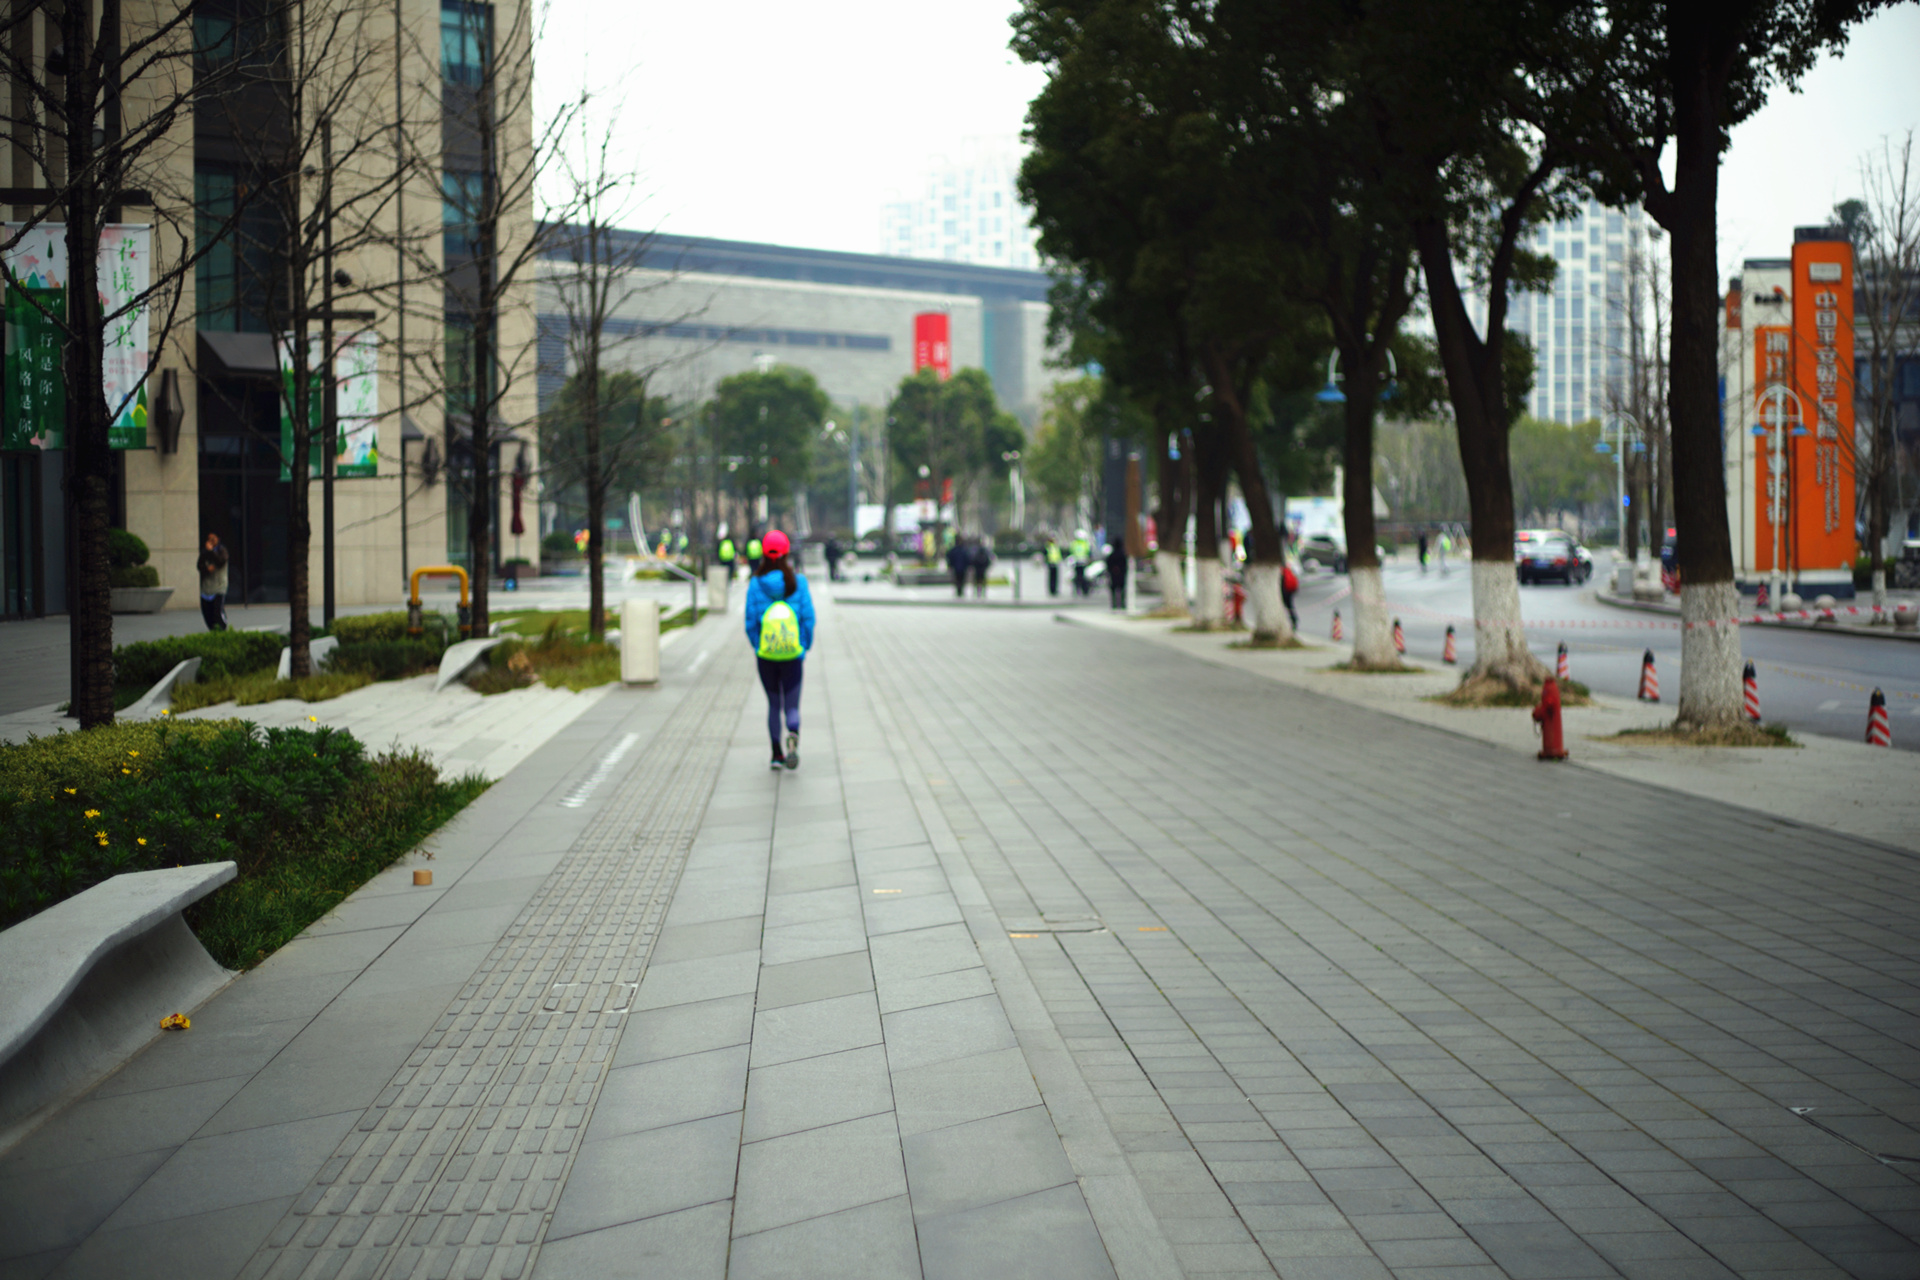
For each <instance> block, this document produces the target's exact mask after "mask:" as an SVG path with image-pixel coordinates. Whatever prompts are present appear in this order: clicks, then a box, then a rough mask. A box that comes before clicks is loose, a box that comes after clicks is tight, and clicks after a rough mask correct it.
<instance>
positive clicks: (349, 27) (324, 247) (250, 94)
mask: <svg viewBox="0 0 1920 1280" xmlns="http://www.w3.org/2000/svg"><path fill="white" fill-rule="evenodd" d="M387 13H388V10H387V9H386V7H385V6H384V5H383V4H381V3H380V2H379V0H330V3H328V4H325V5H317V4H316V5H308V4H302V3H291V4H288V5H285V6H283V7H276V8H273V9H270V10H268V11H266V12H264V13H262V12H252V13H246V12H244V11H236V18H235V22H234V26H233V27H232V29H231V30H229V31H228V32H227V33H226V35H225V38H224V40H223V44H222V49H221V56H222V57H223V58H224V59H226V60H229V61H232V62H234V63H236V64H238V65H237V69H236V72H235V74H234V76H233V77H232V78H231V79H230V80H229V81H228V82H227V84H226V85H225V87H224V89H223V91H222V92H219V93H217V94H215V93H209V94H203V95H202V103H201V107H200V110H201V111H202V112H203V113H205V114H206V115H207V116H208V117H209V119H208V122H207V125H208V127H209V129H210V131H211V132H212V133H213V134H215V135H216V136H217V137H218V139H219V144H220V148H221V149H222V150H223V151H225V152H226V154H227V156H228V158H229V160H230V162H231V164H232V177H233V178H234V183H233V186H234V190H235V192H236V194H235V196H234V201H233V203H234V207H235V211H236V212H237V213H238V215H239V216H238V220H237V222H236V225H235V226H234V228H233V229H232V231H231V233H230V237H229V239H230V244H231V248H232V251H233V261H234V263H235V267H236V273H235V279H236V286H237V287H236V289H235V291H234V296H233V297H232V298H230V299H221V300H215V299H202V300H201V308H202V310H203V311H207V310H208V309H209V308H210V307H212V306H216V305H219V306H231V307H233V308H235V309H239V308H243V307H244V308H247V309H249V310H252V311H255V312H257V314H256V315H255V317H254V318H255V319H257V320H259V321H261V322H263V323H264V327H265V328H266V329H267V331H268V332H269V333H271V334H273V335H275V338H276V341H278V342H279V343H280V348H281V349H280V359H281V361H282V365H283V367H282V373H283V376H282V377H281V379H280V386H279V391H280V399H281V416H282V419H283V420H284V421H285V422H286V423H287V424H288V428H287V430H286V432H285V434H284V436H283V435H282V434H281V433H280V432H278V431H275V432H274V433H272V435H271V436H270V442H271V444H272V446H273V448H274V449H275V451H276V452H279V453H280V454H281V465H282V467H283V468H284V469H285V471H286V473H287V476H288V481H289V482H288V486H287V601H288V627H287V644H288V648H289V649H290V651H291V652H290V662H289V668H290V672H291V674H292V675H294V676H295V677H300V676H306V675H310V674H312V662H311V657H310V652H309V640H310V639H311V633H312V596H313V590H312V577H313V575H312V554H311V552H312V543H313V524H314V521H313V501H312V498H313V470H314V466H313V464H314V462H315V461H316V460H317V461H318V463H319V470H320V474H321V477H322V479H323V486H324V489H323V507H324V523H323V530H324V537H325V539H326V541H325V550H326V552H327V561H326V569H327V571H328V572H327V576H326V577H325V579H324V583H325V586H326V587H327V588H328V589H327V590H326V591H325V592H324V593H323V594H324V596H325V603H326V606H327V608H328V609H329V610H331V608H332V604H333V598H332V592H331V589H330V588H331V585H332V579H331V567H332V557H331V551H332V537H333V534H334V532H335V530H334V529H333V503H332V499H333V483H332V481H333V475H334V471H335V469H336V467H337V466H338V465H339V462H340V454H341V446H342V442H341V440H340V438H339V433H338V426H339V422H338V413H337V377H336V372H337V366H338V363H339V359H340V355H341V351H342V348H343V341H342V340H343V339H345V338H348V337H350V335H351V334H353V333H354V332H355V331H365V330H368V329H370V328H371V327H372V321H373V320H374V318H375V313H374V312H373V311H371V310H358V309H348V308H343V307H342V306H341V305H340V304H341V303H343V302H346V301H349V300H355V301H364V300H365V299H368V298H371V297H374V296H376V295H377V294H379V293H380V292H382V291H384V289H385V288H386V287H387V285H388V282H387V281H384V280H374V279H368V278H364V277H363V278H359V279H355V278H354V277H353V276H351V275H349V274H348V273H347V272H346V271H345V270H344V269H342V268H341V267H339V266H338V265H337V263H338V262H339V261H341V260H356V259H358V260H373V259H374V255H372V254H368V253H367V252H366V251H367V250H370V249H373V248H376V247H384V246H388V245H390V244H391V242H392V238H393V236H394V234H395V232H394V230H393V229H392V227H391V226H390V225H389V223H390V219H391V218H392V214H393V207H394V205H395V203H396V201H397V200H398V198H399V192H400V190H401V187H402V184H403V183H404V182H405V181H406V179H407V170H406V168H405V167H404V166H402V165H400V164H398V163H396V159H395V157H394V155H393V144H394V141H395V138H396V136H397V132H396V130H395V128H394V121H393V119H392V117H391V115H390V113H389V110H388V107H389V104H388V102H387V100H386V98H385V95H384V94H383V93H381V92H380V90H381V89H382V88H383V87H384V85H385V84H386V83H388V81H389V79H390V77H391V75H392V67H391V63H390V59H391V58H392V56H393V47H392V45H391V44H390V42H389V41H390V35H391V33H390V30H389V29H388V28H387V27H386V25H385V22H384V21H383V20H384V19H385V18H386V15H387ZM380 258H381V259H384V255H380ZM402 483H403V484H404V483H405V478H404V477H402ZM329 620H330V619H329Z"/></svg>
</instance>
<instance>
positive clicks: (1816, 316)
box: [1787, 240, 1858, 570]
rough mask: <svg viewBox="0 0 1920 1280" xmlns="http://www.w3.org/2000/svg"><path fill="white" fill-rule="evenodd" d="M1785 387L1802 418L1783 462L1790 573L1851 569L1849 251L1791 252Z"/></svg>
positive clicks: (1840, 243)
mask: <svg viewBox="0 0 1920 1280" xmlns="http://www.w3.org/2000/svg"><path fill="white" fill-rule="evenodd" d="M1793 389H1794V391H1795V392H1796V393H1798V395H1799V398H1800V403H1801V404H1802V405H1803V406H1804V408H1805V413H1806V416H1807V418H1808V419H1809V420H1808V421H1807V423H1806V425H1807V426H1808V427H1810V428H1812V435H1811V437H1810V438H1803V439H1800V440H1798V441H1796V445H1797V446H1798V447H1797V448H1795V449H1794V450H1793V451H1792V452H1793V456H1792V461H1791V462H1790V463H1789V468H1790V470H1791V472H1792V484H1793V487H1794V489H1795V490H1797V492H1796V493H1794V494H1793V495H1792V501H1791V502H1790V507H1789V510H1788V512H1787V520H1788V522H1789V524H1790V526H1791V530H1792V536H1793V547H1792V549H1791V552H1790V553H1789V555H1788V563H1789V564H1790V565H1791V566H1792V567H1793V568H1794V569H1796V570H1802V569H1847V570H1851V569H1852V568H1853V558H1854V555H1855V553H1856V551H1857V550H1858V547H1857V544H1856V539H1855V537H1854V531H1853V488H1854V484H1853V246H1851V245H1850V244H1848V243H1847V242H1846V241H1845V240H1803V241H1799V242H1798V243H1796V244H1795V245H1794V246H1793Z"/></svg>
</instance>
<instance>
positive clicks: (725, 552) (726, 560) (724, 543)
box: [714, 535, 736, 582]
mask: <svg viewBox="0 0 1920 1280" xmlns="http://www.w3.org/2000/svg"><path fill="white" fill-rule="evenodd" d="M714 554H715V555H716V556H718V557H719V560H720V565H721V567H722V568H724V569H725V570H726V571H727V581H728V582H732V581H733V561H734V556H735V554H736V553H735V551H734V549H733V539H732V538H729V537H726V536H724V535H723V536H722V537H721V539H720V546H719V548H718V550H716V551H715V553H714Z"/></svg>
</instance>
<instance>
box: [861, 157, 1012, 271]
mask: <svg viewBox="0 0 1920 1280" xmlns="http://www.w3.org/2000/svg"><path fill="white" fill-rule="evenodd" d="M1020 157H1021V152H1020V148H1019V147H1018V146H1017V145H1015V144H1013V143H1011V142H1009V143H1006V144H1004V145H999V144H992V143H978V144H973V145H970V146H968V147H967V148H966V149H965V151H964V152H963V154H961V155H959V156H956V157H952V158H941V159H938V160H936V161H935V162H934V163H933V164H932V165H931V166H930V167H929V168H928V170H927V172H926V175H925V176H924V178H923V179H922V180H921V183H920V186H919V187H918V189H917V190H915V191H914V192H913V193H912V194H910V195H908V196H907V197H905V198H904V199H900V200H895V201H892V202H890V203H888V204H887V205H885V206H884V207H883V208H882V210H881V215H880V246H879V252H880V253H882V254H885V255H887V256H889V257H896V258H937V259H940V260H942V261H945V262H970V263H974V264H976V265H978V266H986V267H1016V268H1019V269H1021V270H1024V271H1033V270H1037V269H1038V268H1039V265H1040V256H1039V253H1038V252H1037V251H1036V250H1035V249H1034V246H1033V242H1034V230H1033V227H1032V225H1031V223H1030V222H1029V221H1028V217H1027V211H1026V209H1025V208H1024V207H1023V206H1022V205H1021V204H1020V200H1019V196H1018V194H1017V193H1016V191H1015V189H1014V182H1015V179H1016V178H1017V177H1018V176H1019V172H1020Z"/></svg>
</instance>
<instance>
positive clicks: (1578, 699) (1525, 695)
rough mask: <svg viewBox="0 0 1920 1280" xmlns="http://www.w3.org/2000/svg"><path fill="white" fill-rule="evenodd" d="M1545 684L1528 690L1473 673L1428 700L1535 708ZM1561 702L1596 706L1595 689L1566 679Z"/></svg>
mask: <svg viewBox="0 0 1920 1280" xmlns="http://www.w3.org/2000/svg"><path fill="white" fill-rule="evenodd" d="M1542 687H1543V686H1541V685H1534V686H1532V687H1531V688H1527V689H1516V688H1514V687H1513V686H1512V685H1510V684H1508V683H1507V682H1506V681H1505V680H1497V679H1495V678H1494V677H1492V676H1473V677H1466V678H1462V679H1461V681H1460V683H1459V684H1458V685H1455V686H1454V687H1453V688H1451V689H1449V690H1447V691H1446V692H1445V693H1439V694H1435V695H1434V696H1433V697H1431V698H1428V699H1427V701H1428V702H1437V703H1439V704H1441V705H1442V706H1447V707H1536V706H1539V705H1540V690H1541V688H1542ZM1560 705H1561V706H1563V707H1590V706H1592V705H1593V690H1591V689H1589V688H1588V687H1587V686H1586V685H1584V684H1581V683H1580V682H1579V681H1578V680H1567V681H1563V682H1562V683H1561V685H1560Z"/></svg>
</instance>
